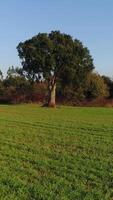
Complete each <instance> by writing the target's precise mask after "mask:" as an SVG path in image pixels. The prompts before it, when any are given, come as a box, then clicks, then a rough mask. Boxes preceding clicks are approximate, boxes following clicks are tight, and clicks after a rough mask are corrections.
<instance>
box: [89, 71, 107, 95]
mask: <svg viewBox="0 0 113 200" xmlns="http://www.w3.org/2000/svg"><path fill="white" fill-rule="evenodd" d="M108 96H109V89H108V86H107V84H106V83H105V82H104V80H103V78H102V77H101V76H100V75H99V74H97V73H89V74H88V76H87V81H86V98H91V99H93V98H99V97H108Z"/></svg>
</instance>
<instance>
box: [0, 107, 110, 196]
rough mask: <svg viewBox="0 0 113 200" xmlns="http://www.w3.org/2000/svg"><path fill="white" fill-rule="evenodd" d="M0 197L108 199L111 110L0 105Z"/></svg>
mask: <svg viewBox="0 0 113 200" xmlns="http://www.w3.org/2000/svg"><path fill="white" fill-rule="evenodd" d="M0 200H113V109H110V108H73V107H61V108H57V109H47V108H41V107H39V106H37V105H17V106H4V105H1V106H0Z"/></svg>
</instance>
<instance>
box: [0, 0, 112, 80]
mask: <svg viewBox="0 0 113 200" xmlns="http://www.w3.org/2000/svg"><path fill="white" fill-rule="evenodd" d="M52 30H60V31H61V32H62V33H67V34H70V35H71V36H73V38H77V39H79V40H80V41H82V42H83V44H84V45H85V46H87V47H88V49H89V50H90V53H91V55H92V57H93V59H94V64H95V70H96V71H97V72H99V73H100V74H102V75H103V74H104V75H107V76H110V77H113V0H0V69H1V70H2V71H3V73H4V74H5V73H6V71H7V69H8V68H9V67H10V66H12V65H13V66H15V67H16V66H21V62H20V59H19V57H18V52H17V50H16V47H17V45H18V44H19V42H21V41H22V42H24V41H25V40H27V39H30V38H31V37H33V36H34V35H37V34H38V33H39V32H47V33H49V32H51V31H52Z"/></svg>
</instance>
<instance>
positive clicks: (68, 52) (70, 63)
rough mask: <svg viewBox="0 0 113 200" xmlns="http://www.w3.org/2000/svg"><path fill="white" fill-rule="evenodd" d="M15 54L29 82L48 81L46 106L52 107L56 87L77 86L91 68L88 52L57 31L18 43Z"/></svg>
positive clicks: (78, 43)
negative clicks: (73, 83)
mask: <svg viewBox="0 0 113 200" xmlns="http://www.w3.org/2000/svg"><path fill="white" fill-rule="evenodd" d="M17 50H18V54H19V57H20V58H21V60H22V66H23V68H22V71H23V74H24V75H25V76H26V77H27V78H28V79H30V80H32V81H35V80H41V79H44V80H46V81H47V82H48V93H49V98H48V106H50V107H55V97H56V84H57V82H58V81H61V80H62V81H65V83H66V84H70V83H72V82H75V84H80V82H83V80H84V79H85V77H86V75H87V73H89V72H90V71H92V69H93V68H94V65H93V59H92V57H91V55H90V52H89V50H88V49H87V48H86V47H84V45H83V44H82V43H81V42H80V41H79V40H77V39H73V38H72V37H71V36H70V35H67V34H64V33H63V34H62V33H60V32H59V31H52V32H51V33H50V34H47V33H39V34H38V35H37V36H35V37H33V38H31V39H30V40H27V41H25V42H23V43H22V42H20V43H19V45H18V47H17Z"/></svg>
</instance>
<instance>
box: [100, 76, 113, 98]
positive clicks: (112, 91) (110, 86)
mask: <svg viewBox="0 0 113 200" xmlns="http://www.w3.org/2000/svg"><path fill="white" fill-rule="evenodd" d="M102 78H103V79H104V82H105V84H106V85H107V86H108V89H109V97H110V98H113V80H112V79H111V78H109V77H108V76H102Z"/></svg>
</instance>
